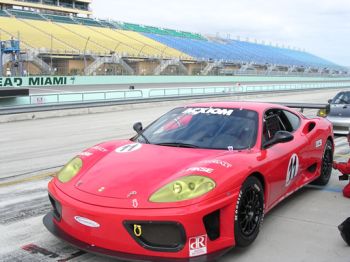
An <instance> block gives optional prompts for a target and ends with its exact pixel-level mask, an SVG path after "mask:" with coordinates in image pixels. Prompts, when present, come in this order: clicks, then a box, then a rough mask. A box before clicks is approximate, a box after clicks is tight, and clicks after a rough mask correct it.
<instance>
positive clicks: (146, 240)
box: [124, 221, 186, 252]
mask: <svg viewBox="0 0 350 262" xmlns="http://www.w3.org/2000/svg"><path fill="white" fill-rule="evenodd" d="M124 226H125V228H126V229H127V231H128V232H129V234H130V235H131V236H132V237H133V238H134V239H135V240H136V242H137V243H139V244H140V245H141V246H142V247H144V248H146V249H150V250H154V251H163V252H177V251H180V250H181V249H182V248H183V247H184V245H185V242H186V234H185V230H184V228H183V226H182V225H181V224H180V223H176V222H159V221H126V222H124Z"/></svg>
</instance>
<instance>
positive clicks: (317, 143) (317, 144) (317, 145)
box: [315, 139, 322, 148]
mask: <svg viewBox="0 0 350 262" xmlns="http://www.w3.org/2000/svg"><path fill="white" fill-rule="evenodd" d="M321 146H322V139H319V140H317V141H316V143H315V147H316V148H319V147H321Z"/></svg>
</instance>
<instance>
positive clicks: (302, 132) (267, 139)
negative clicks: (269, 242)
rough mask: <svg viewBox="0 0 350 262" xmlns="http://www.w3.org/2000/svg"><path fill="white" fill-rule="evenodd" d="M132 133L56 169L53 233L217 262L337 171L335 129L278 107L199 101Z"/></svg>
mask: <svg viewBox="0 0 350 262" xmlns="http://www.w3.org/2000/svg"><path fill="white" fill-rule="evenodd" d="M134 129H135V131H136V132H137V135H136V136H135V137H133V138H131V139H129V140H120V141H110V142H106V143H102V144H99V145H97V146H94V147H92V148H90V149H88V150H86V151H84V152H82V153H81V154H80V155H78V156H76V157H75V158H73V159H72V160H71V161H70V162H69V163H68V164H67V165H65V166H64V167H63V168H62V169H61V170H60V171H59V172H58V173H57V176H56V177H55V178H54V179H53V180H52V181H51V182H50V183H49V186H48V190H49V198H50V201H51V203H52V207H53V210H52V211H51V212H50V213H48V214H47V215H46V216H45V217H44V224H45V226H46V227H47V229H48V230H49V231H50V232H52V233H53V234H54V235H56V236H57V237H59V238H61V239H63V240H65V241H68V242H69V243H70V244H72V245H74V246H76V247H78V248H79V249H82V250H87V251H89V252H93V253H99V254H105V255H108V256H114V257H117V258H119V259H123V260H148V261H149V260H151V261H172V260H174V261H179V260H185V261H186V260H191V261H204V260H212V259H213V258H215V257H217V256H220V255H222V254H223V253H224V252H225V251H227V250H228V249H230V248H231V247H233V246H240V247H244V246H248V245H249V244H251V243H252V242H253V241H254V239H255V238H256V237H257V235H258V233H259V229H260V226H261V224H262V221H263V218H264V214H266V213H267V212H268V211H270V210H271V209H272V208H273V207H274V206H275V205H277V204H278V203H279V202H280V201H282V200H283V199H285V198H286V197H287V196H288V195H290V194H292V193H293V192H295V191H296V190H298V189H300V188H301V187H303V186H304V185H306V184H309V183H311V182H312V183H316V184H318V185H326V184H327V183H328V181H329V179H330V175H331V171H332V162H333V152H334V138H333V130H332V124H331V123H330V122H328V121H327V120H325V119H323V118H313V119H310V118H307V117H305V116H304V115H302V114H301V113H299V112H296V111H294V110H291V109H290V108H287V107H284V106H280V105H275V104H266V103H248V102H227V103H223V102H220V103H201V104H192V105H189V106H186V107H180V108H175V109H173V110H172V111H170V112H168V113H167V114H165V115H164V116H162V117H160V118H159V119H158V120H156V121H155V122H153V123H152V124H151V125H149V126H148V127H147V128H145V129H143V128H142V125H141V123H136V124H135V125H134Z"/></svg>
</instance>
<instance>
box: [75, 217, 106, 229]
mask: <svg viewBox="0 0 350 262" xmlns="http://www.w3.org/2000/svg"><path fill="white" fill-rule="evenodd" d="M74 219H75V221H77V222H78V223H79V224H82V225H84V226H87V227H93V228H98V227H100V224H99V223H97V222H95V221H92V220H90V219H88V218H86V217H80V216H75V217H74Z"/></svg>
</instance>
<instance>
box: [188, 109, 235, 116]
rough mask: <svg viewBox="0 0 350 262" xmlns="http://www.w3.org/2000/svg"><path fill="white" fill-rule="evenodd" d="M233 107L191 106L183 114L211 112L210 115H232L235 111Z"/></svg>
mask: <svg viewBox="0 0 350 262" xmlns="http://www.w3.org/2000/svg"><path fill="white" fill-rule="evenodd" d="M233 111H234V110H233V109H227V108H211V107H209V108H200V107H199V108H193V107H190V108H188V109H186V110H185V111H184V112H183V114H188V115H198V114H210V115H222V116H230V115H231V114H232V113H233Z"/></svg>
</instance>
